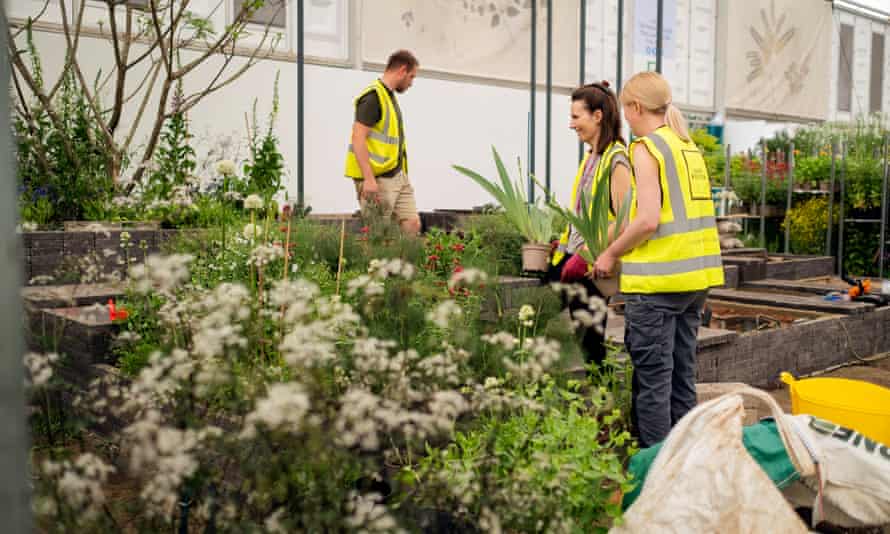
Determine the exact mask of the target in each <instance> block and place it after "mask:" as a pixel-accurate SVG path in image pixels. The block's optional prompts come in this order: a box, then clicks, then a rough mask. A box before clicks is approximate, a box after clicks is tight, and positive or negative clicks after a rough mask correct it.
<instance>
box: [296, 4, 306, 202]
mask: <svg viewBox="0 0 890 534" xmlns="http://www.w3.org/2000/svg"><path fill="white" fill-rule="evenodd" d="M303 14H304V11H303V0H297V204H298V205H299V206H300V207H301V208H302V207H304V204H305V201H306V198H305V192H304V190H305V175H304V166H303V160H304V159H305V155H306V145H305V142H304V139H303V138H304V135H303V131H304V126H305V119H304V117H303V109H304V106H303V100H304V99H305V94H306V93H305V90H304V85H305V84H304V78H305V77H306V68H305V58H304V52H305V50H304V35H303V30H304V28H305V27H306V25H305V23H304V17H303Z"/></svg>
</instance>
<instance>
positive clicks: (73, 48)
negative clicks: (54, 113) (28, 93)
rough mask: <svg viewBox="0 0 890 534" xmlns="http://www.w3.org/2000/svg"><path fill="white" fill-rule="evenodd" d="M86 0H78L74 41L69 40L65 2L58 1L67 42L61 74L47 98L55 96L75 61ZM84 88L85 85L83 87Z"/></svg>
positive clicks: (69, 33) (69, 29)
mask: <svg viewBox="0 0 890 534" xmlns="http://www.w3.org/2000/svg"><path fill="white" fill-rule="evenodd" d="M85 3H86V0H80V7H79V8H78V11H77V20H76V21H75V24H74V34H75V35H74V41H73V43H72V41H71V28H70V26H69V24H68V10H67V9H66V8H65V4H66V2H64V1H61V2H59V7H60V8H61V11H62V28H63V29H64V30H65V41H66V43H67V44H68V50H67V55H66V56H65V66H64V67H62V75H61V76H59V79H58V80H56V84H55V85H54V86H53V88H52V90H51V91H50V92H49V99H50V100H52V99H53V98H54V97H55V96H56V92H58V90H59V88H60V87H62V83H63V82H64V81H65V74H66V72H67V70H68V69H69V68H70V67H71V65H72V63H74V62H76V61H77V46H78V44H79V43H80V33H81V30H82V29H83V13H84V11H85V10H84V5H85ZM84 89H86V87H85V88H84Z"/></svg>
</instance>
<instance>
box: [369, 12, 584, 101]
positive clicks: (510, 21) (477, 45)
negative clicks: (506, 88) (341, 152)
mask: <svg viewBox="0 0 890 534" xmlns="http://www.w3.org/2000/svg"><path fill="white" fill-rule="evenodd" d="M534 1H536V2H538V10H537V20H538V23H537V82H538V83H540V84H543V83H544V77H545V68H546V65H547V62H546V49H545V46H546V31H547V26H546V23H547V2H546V1H542V0H534ZM531 5H532V2H531V1H530V0H525V1H523V2H519V1H518V0H387V1H383V0H366V1H365V2H364V4H363V5H362V6H363V12H362V50H363V59H364V60H365V61H368V62H373V63H385V62H386V58H387V57H388V56H389V54H390V53H392V52H393V51H394V50H396V49H398V48H407V49H409V50H412V51H413V52H414V53H415V54H416V55H417V59H418V60H419V61H420V66H421V69H427V70H432V71H438V72H446V73H453V74H463V75H469V76H479V77H483V78H490V79H499V80H510V81H516V82H524V83H528V80H529V74H530V68H531V66H530V58H531V20H532V19H531V11H532V10H531ZM579 5H580V3H579V1H578V0H559V1H558V2H553V83H554V85H557V86H562V87H575V86H576V85H577V84H578V60H579V58H578V55H579V53H578V48H579V39H578V13H579Z"/></svg>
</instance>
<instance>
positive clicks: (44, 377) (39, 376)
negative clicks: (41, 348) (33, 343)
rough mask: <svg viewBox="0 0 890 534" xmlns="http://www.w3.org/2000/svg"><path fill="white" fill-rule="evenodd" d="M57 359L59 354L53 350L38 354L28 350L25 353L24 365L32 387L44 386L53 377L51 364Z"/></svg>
mask: <svg viewBox="0 0 890 534" xmlns="http://www.w3.org/2000/svg"><path fill="white" fill-rule="evenodd" d="M57 361H59V355H58V354H56V353H55V352H50V353H48V354H38V353H36V352H29V353H28V354H25V367H26V368H27V369H28V374H29V375H30V377H31V384H32V385H33V386H34V387H41V386H45V385H46V384H48V383H49V381H50V379H51V378H52V377H53V364H55V363H56V362H57Z"/></svg>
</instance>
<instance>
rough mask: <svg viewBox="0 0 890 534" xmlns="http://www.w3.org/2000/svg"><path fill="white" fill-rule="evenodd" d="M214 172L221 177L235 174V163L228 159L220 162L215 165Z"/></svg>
mask: <svg viewBox="0 0 890 534" xmlns="http://www.w3.org/2000/svg"><path fill="white" fill-rule="evenodd" d="M216 172H217V173H219V174H221V175H223V176H232V175H234V174H235V162H234V161H232V160H230V159H224V160H220V161H218V162H217V163H216Z"/></svg>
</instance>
